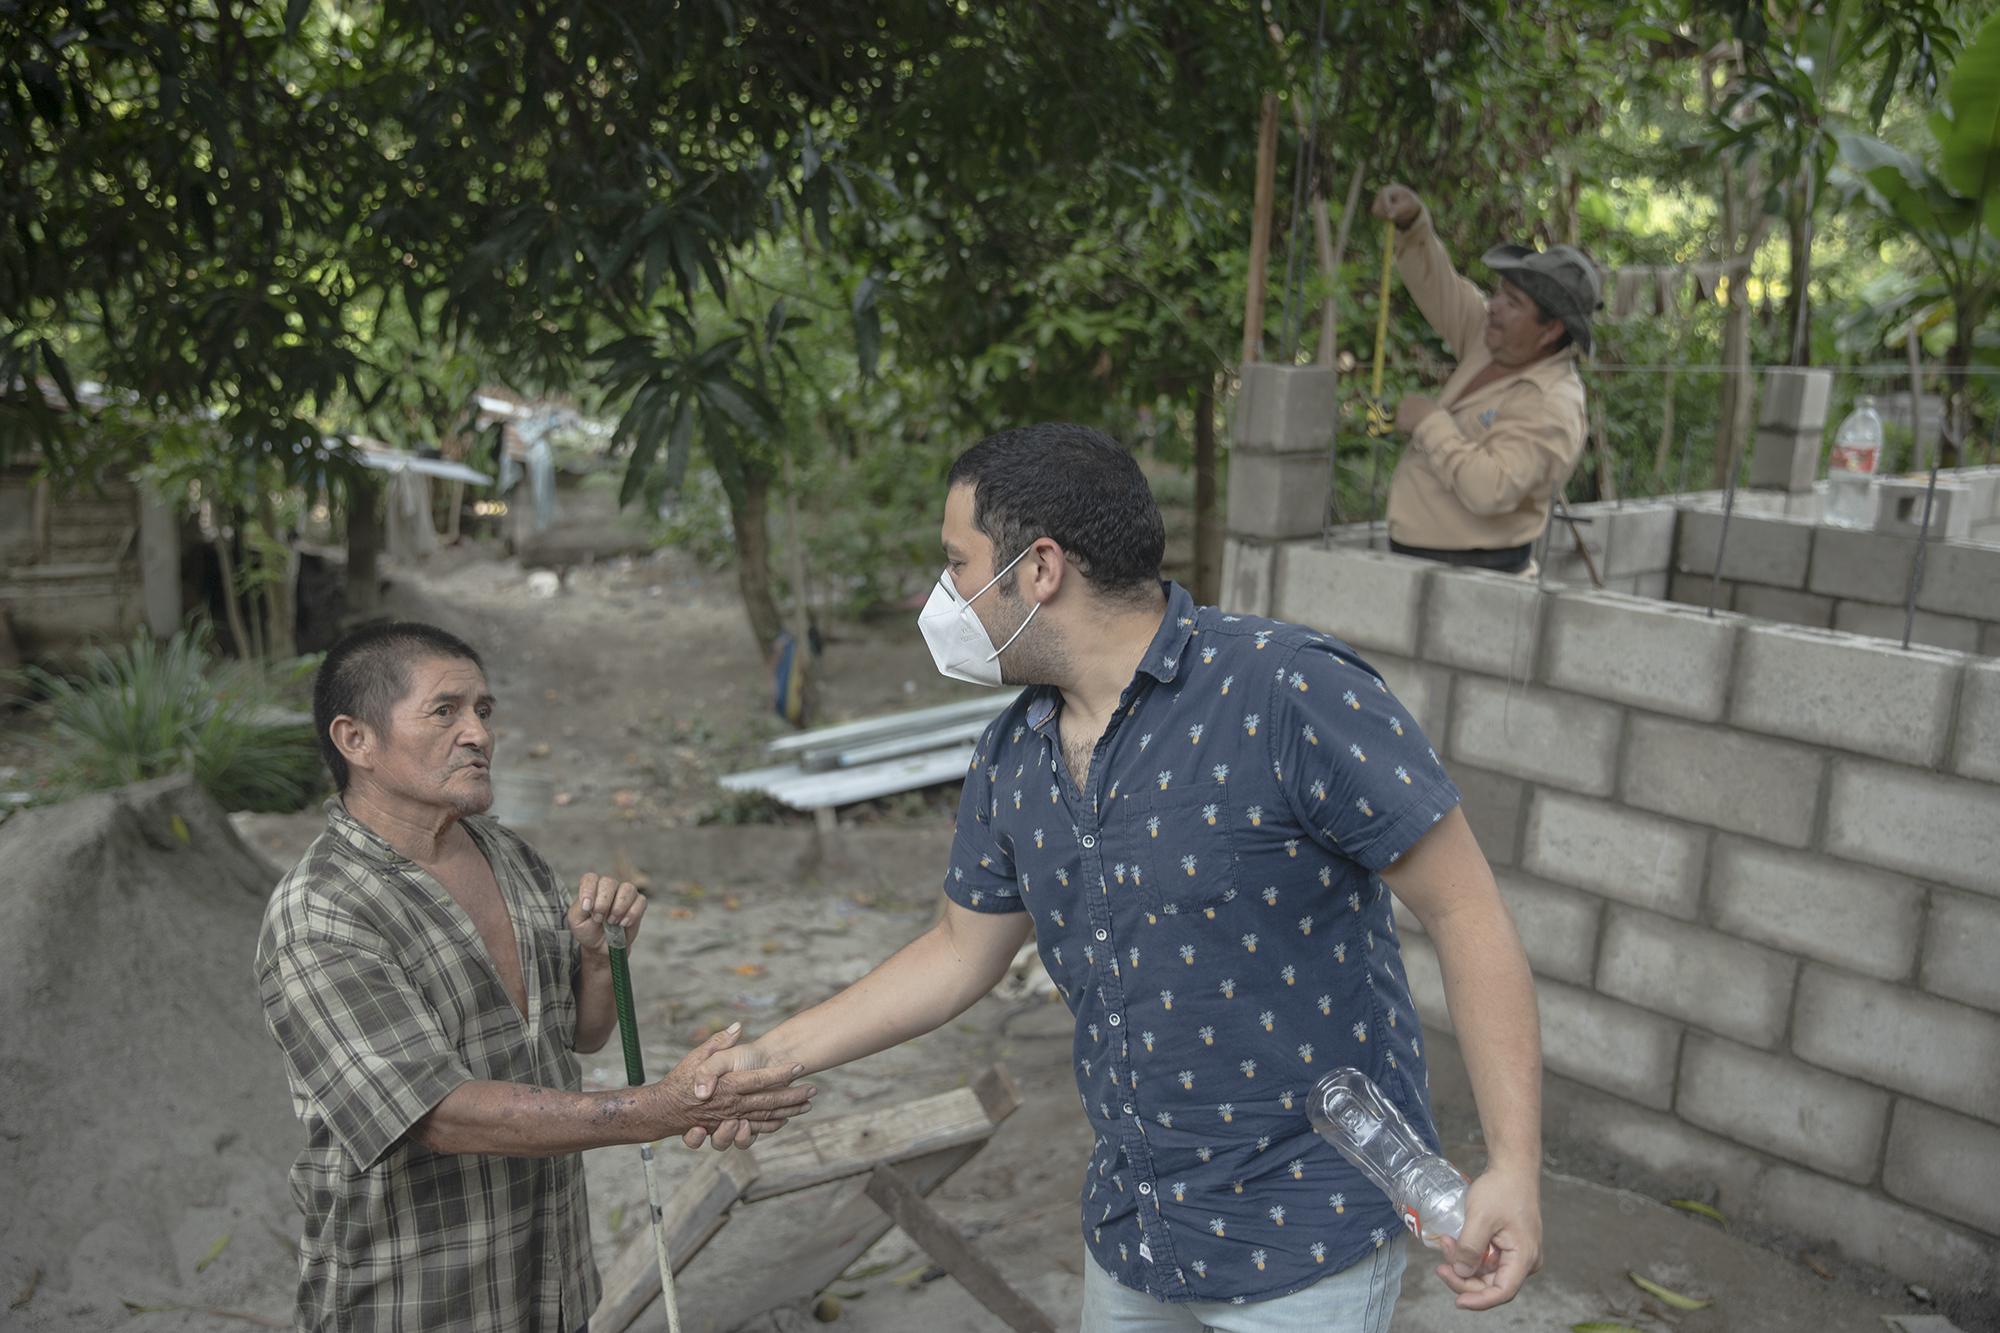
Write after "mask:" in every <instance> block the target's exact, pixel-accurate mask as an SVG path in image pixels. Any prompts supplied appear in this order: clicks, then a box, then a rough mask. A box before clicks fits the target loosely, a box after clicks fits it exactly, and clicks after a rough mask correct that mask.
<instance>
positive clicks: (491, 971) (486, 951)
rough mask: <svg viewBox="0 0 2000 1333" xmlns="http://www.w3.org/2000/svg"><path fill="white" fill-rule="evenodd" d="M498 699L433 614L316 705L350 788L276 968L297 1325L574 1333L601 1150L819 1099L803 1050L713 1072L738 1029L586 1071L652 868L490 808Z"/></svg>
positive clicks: (383, 629) (389, 634) (349, 642)
mask: <svg viewBox="0 0 2000 1333" xmlns="http://www.w3.org/2000/svg"><path fill="white" fill-rule="evenodd" d="M492 713H493V699H492V696H491V694H490V693H489V692H488V690H487V688H486V679H485V675H484V673H483V670H482V668H481V666H480V662H479V657H478V655H477V654H476V653H475V652H474V651H473V650H472V649H471V648H470V647H469V646H467V645H466V644H465V643H464V642H462V641H461V640H459V639H457V638H455V637H453V636H452V635H450V634H447V633H445V632H444V631H442V630H439V629H436V628H434V627H432V626H429V625H421V624H411V623H403V624H387V625H376V626H371V627H368V628H365V629H362V630H358V631H356V632H355V633H354V634H352V635H350V636H348V637H347V638H346V639H344V640H343V641H342V642H341V643H339V644H337V645H336V646H335V647H334V649H333V650H332V652H330V653H329V654H328V655H327V659H326V662H325V663H324V665H322V666H321V668H320V672H319V677H318V679H317V681H316V683H315V689H314V700H313V721H314V726H315V728H316V729H317V731H318V734H319V741H320V746H321V749H322V751H323V753H324V754H325V756H326V759H327V763H328V766H329V767H330V768H331V769H332V770H333V775H334V779H335V783H336V785H337V787H338V788H339V791H340V795H339V797H338V798H337V799H335V800H333V801H331V802H329V803H328V805H327V828H326V832H325V833H323V834H322V835H321V836H320V837H319V838H318V839H317V840H316V841H315V842H314V843H313V845H312V846H311V847H310V848H309V849H307V851H306V854H305V856H304V858H302V859H301V860H300V862H299V864H298V866H297V867H296V868H295V869H294V870H293V871H292V872H291V874H289V875H287V876H286V877H285V879H284V881H283V882H282V883H280V884H279V886H278V889H277V891H276V893H274V894H273V895H272V898H271V902H270V905H269V907H268V909H267V910H266V912H265V917H264V929H263V932H262V935H261V937H260V938H259V940H258V943H257V980H258V986H259V989H260V991H261V993H262V996H263V1001H264V1012H265V1018H266V1021H267V1023H268V1025H269V1027H270V1029H271V1033H272V1035H273V1036H274V1037H276V1038H277V1041H278V1044H279V1046H280V1047H281V1048H282V1049H283V1051H284V1055H285V1065H286V1074H287V1078H288V1081H289V1083H290V1086H291V1093H292V1106H293V1109H294V1111H295V1112H296V1113H297V1115H298V1117H299V1119H300V1120H302V1121H304V1122H305V1126H306V1130H307V1143H306V1147H305V1150H304V1151H303V1152H302V1153H301V1154H300V1155H299V1159H298V1162H297V1164H296V1165H295V1166H294V1167H293V1169H292V1195H293V1197H294V1198H295V1199H296V1200H297V1201H298V1204H299V1208H300V1210H301V1211H302V1212H303V1213H304V1214H305V1233H304V1236H303V1238H302V1240H301V1243H300V1255H299V1259H300V1264H299V1291H298V1305H297V1310H296V1313H295V1316H294V1326H295V1327H297V1328H299V1329H309V1330H321V1329H325V1330H336V1329H337V1330H392V1331H393V1330H419V1329H421V1330H426V1331H427V1333H437V1331H439V1330H460V1329H462V1330H467V1333H472V1331H473V1330H477V1331H478V1333H501V1331H509V1330H520V1331H521V1333H530V1331H539V1330H547V1331H548V1333H574V1331H575V1330H576V1329H578V1328H581V1327H582V1326H584V1324H585V1323H586V1321H587V1320H588V1318H589V1314H590V1311H591V1310H592V1308H593V1307H595V1305H596V1304H597V1300H598V1297H599V1294H600V1286H599V1281H598V1276H597V1269H596V1266H595V1265H594V1264H593V1262H592V1260H591V1255H590V1224H589V1218H588V1207H587V1204H586V1200H585V1196H584V1181H583V1163H582V1158H581V1157H580V1156H579V1155H578V1154H579V1153H580V1152H581V1150H583V1149H585V1148H595V1147H602V1146H606V1145H610V1144H619V1143H639V1142H650V1141H652V1140H655V1139H659V1138H663V1137H665V1136H667V1135H670V1134H683V1133H686V1132H688V1131H691V1130H693V1129H696V1128H702V1127H706V1128H709V1129H713V1128H715V1127H716V1126H718V1125H720V1124H721V1123H723V1122H725V1121H728V1120H730V1119H731V1118H733V1117H737V1116H743V1115H748V1116H750V1117H751V1118H753V1119H754V1121H755V1122H756V1126H757V1128H759V1129H760V1130H763V1131H767V1132H768V1131H769V1130H773V1129H776V1128H778V1127H779V1126H780V1125H782V1124H783V1123H784V1121H785V1120H786V1119H787V1118H789V1117H791V1116H793V1115H796V1114H798V1113H800V1112H802V1111H804V1110H805V1109H806V1108H807V1106H808V1104H809V1101H810V1098H811V1096H812V1093H813V1089H811V1088H809V1087H792V1086H790V1083H791V1080H792V1079H793V1078H794V1077H795V1076H796V1075H797V1074H798V1073H799V1072H800V1070H798V1069H797V1068H784V1067H780V1068H777V1069H774V1070H770V1071H760V1072H758V1073H755V1074H741V1075H730V1076H728V1077H725V1078H723V1079H721V1080H719V1081H715V1082H713V1083H711V1082H710V1081H709V1079H708V1076H706V1075H704V1074H702V1073H701V1072H700V1068H701V1065H702V1063H703V1062H704V1061H705V1059H706V1058H707V1057H708V1056H710V1055H711V1054H713V1053H715V1052H716V1051H719V1050H721V1049H723V1048H725V1047H727V1046H728V1045H730V1044H731V1043H733V1042H734V1041H735V1038H736V1029H734V1028H731V1029H730V1030H729V1031H727V1032H725V1033H723V1034H722V1035H721V1036H719V1037H716V1038H713V1039H711V1040H709V1041H708V1042H705V1043H703V1045H702V1046H700V1047H699V1048H697V1049H696V1050H695V1051H694V1052H692V1053H691V1054H690V1055H689V1056H688V1057H687V1058H686V1059H684V1060H683V1061H682V1062H681V1063H680V1065H679V1066H677V1067H676V1068H675V1069H674V1071H673V1072H672V1073H670V1074H669V1075H667V1077H666V1078H664V1079H662V1080H660V1081H659V1082H658V1083H653V1084H649V1085H647V1086H645V1087H641V1088H632V1089H624V1090H619V1091H615V1092H601V1093H585V1092H582V1091H581V1090H580V1087H581V1078H580V1070H579V1067H578V1064H577V1059H576V1055H577V1053H578V1052H584V1053H588V1052H591V1051H595V1050H597V1049H598V1048H600V1047H601V1046H602V1045H603V1044H604V1042H605V1041H606V1039H607V1038H608V1037H609V1036H610V1035H611V1032H612V1031H613V1029H614V1028H615V1027H616V1026H617V1014H616V1010H615V1007H614V1004H613V1000H612V991H611V974H610V960H609V954H608V951H607V948H606V943H605V926H606V924H607V923H608V922H614V921H615V922H618V923H620V924H622V925H623V926H624V927H625V929H626V931H627V933H628V934H629V933H631V932H632V931H635V930H636V929H637V928H638V926H639V923H640V921H641V919H642V917H643V916H644V914H645V908H646V904H645V899H644V897H643V896H641V895H640V894H639V892H638V891H637V890H636V889H635V888H634V887H633V885H631V884H630V883H621V882H618V881H616V880H615V879H613V878H611V877H607V876H598V875H585V876H583V878H582V880H581V882H580V884H579V886H578V890H577V893H576V896H575V898H574V899H573V900H572V899H568V897H567V895H565V894H564V892H563V891H562V889H561V888H560V886H559V885H558V884H557V882H556V878H555V875H554V874H553V873H552V872H551V871H550V869H549V867H548V865H547V863H546V862H544V861H543V860H542V859H541V857H539V856H537V855H536V854H535V852H534V850H533V849H532V848H530V847H529V846H528V845H527V844H526V843H525V842H523V841H522V840H521V839H520V838H519V837H517V836H516V835H515V834H514V833H512V832H511V831H509V830H508V829H506V828H504V827H502V826H501V825H500V824H498V823H497V822H495V821H493V820H491V819H488V818H484V817H483V815H482V812H483V811H485V810H486V808H487V807H488V806H489V805H491V804H492V800H493V789H492V783H491V779H490V776H489V771H490V767H491V764H492V758H493V734H492V732H491V730H490V729H489V725H488V724H489V722H490V719H491V717H492Z"/></svg>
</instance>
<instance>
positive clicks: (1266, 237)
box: [1242, 93, 1278, 366]
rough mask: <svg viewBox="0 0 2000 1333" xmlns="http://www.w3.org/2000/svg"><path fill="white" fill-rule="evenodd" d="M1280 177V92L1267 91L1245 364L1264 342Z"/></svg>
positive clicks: (1253, 208) (1253, 209) (1253, 212)
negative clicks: (1273, 196)
mask: <svg viewBox="0 0 2000 1333" xmlns="http://www.w3.org/2000/svg"><path fill="white" fill-rule="evenodd" d="M1277 181H1278V95H1277V94H1276V93H1265V94H1264V114H1263V117H1262V118H1261V119H1260V120H1259V122H1258V125H1257V190H1256V193H1255V195H1253V196H1252V200H1251V205H1250V283H1249V288H1248V290H1247V291H1245V292H1244V294H1243V360H1242V364H1243V365H1246V366H1247V365H1249V364H1250V363H1251V362H1253V361H1255V360H1257V355H1258V349H1259V348H1260V347H1262V346H1263V344H1264V277H1265V268H1266V267H1267V265H1268V264H1269V262H1270V258H1271V192H1272V191H1273V190H1274V189H1275V188H1276V186H1277Z"/></svg>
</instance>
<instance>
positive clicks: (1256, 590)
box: [1219, 537, 1278, 616]
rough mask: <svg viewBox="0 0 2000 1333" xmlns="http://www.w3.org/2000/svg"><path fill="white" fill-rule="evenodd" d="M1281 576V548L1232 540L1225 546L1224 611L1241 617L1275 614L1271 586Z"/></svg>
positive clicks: (1224, 544) (1223, 549)
mask: <svg viewBox="0 0 2000 1333" xmlns="http://www.w3.org/2000/svg"><path fill="white" fill-rule="evenodd" d="M1277 573H1278V548H1277V547H1276V546H1275V545H1273V544H1271V543H1269V542H1258V541H1244V540H1242V539H1240V538H1234V537H1232V538H1230V539H1228V540H1226V541H1224V542H1223V543H1222V596H1221V598H1220V601H1219V605H1220V606H1221V608H1222V609H1223V610H1224V611H1228V612H1230V613H1232V614H1234V615H1239V616H1268V615H1270V614H1271V585H1272V583H1273V581H1274V580H1275V579H1276V577H1277Z"/></svg>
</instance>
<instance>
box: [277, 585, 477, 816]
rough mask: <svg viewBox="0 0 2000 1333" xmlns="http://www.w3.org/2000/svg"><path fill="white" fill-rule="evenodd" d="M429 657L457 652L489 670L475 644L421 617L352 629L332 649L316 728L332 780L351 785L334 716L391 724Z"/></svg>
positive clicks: (318, 681) (320, 686) (317, 688)
mask: <svg viewBox="0 0 2000 1333" xmlns="http://www.w3.org/2000/svg"><path fill="white" fill-rule="evenodd" d="M426 657H457V658H462V659H464V660H465V661H468V662H470V663H472V665H474V666H476V667H478V668H479V669H480V670H481V671H484V670H485V669H486V667H485V664H484V663H483V662H481V661H480V660H479V654H478V653H476V652H474V651H473V650H472V645H471V644H469V643H467V642H466V641H465V640H464V639H461V638H459V637H458V636H457V635H456V634H452V633H450V632H449V631H447V630H441V629H439V628H438V627H437V626H436V625H426V624H424V623H423V622H422V621H419V620H383V621H377V622H376V623H374V624H372V625H363V626H361V627H360V628H359V629H353V630H349V631H348V632H347V633H346V634H343V635H342V636H341V637H340V641H339V642H338V643H336V644H334V645H333V647H331V648H329V649H328V650H327V654H326V660H325V661H323V662H321V663H320V664H319V674H318V675H316V676H314V677H313V731H314V733H315V734H316V735H317V736H318V737H319V752H320V755H321V757H322V758H324V759H325V760H326V766H327V768H329V769H331V770H332V772H333V785H334V787H335V788H337V789H338V790H340V791H343V792H345V791H346V790H347V780H348V777H349V776H350V775H349V772H348V768H347V760H345V759H343V758H342V757H341V754H340V749H339V747H337V746H336V745H334V743H333V730H332V729H333V720H334V719H335V718H337V717H353V718H359V719H361V721H363V722H366V723H367V724H368V725H369V726H371V727H374V728H375V729H377V730H378V731H380V730H386V729H387V728H388V725H389V710H390V709H391V708H393V707H394V706H395V704H396V702H397V700H399V699H401V698H402V697H403V694H404V692H405V691H406V690H408V689H409V688H410V665H411V664H412V663H413V662H418V661H421V660H423V659H424V658H426Z"/></svg>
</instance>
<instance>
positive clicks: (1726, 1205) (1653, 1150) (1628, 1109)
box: [1542, 1075, 1766, 1213]
mask: <svg viewBox="0 0 2000 1333" xmlns="http://www.w3.org/2000/svg"><path fill="white" fill-rule="evenodd" d="M1544 1098H1545V1100H1544V1104H1543V1108H1542V1125H1543V1130H1544V1133H1545V1134H1546V1136H1547V1138H1548V1141H1549V1142H1550V1143H1552V1144H1563V1143H1578V1144H1582V1145H1584V1146H1586V1147H1588V1148H1591V1149H1594V1150H1596V1151H1597V1152H1599V1153H1602V1154H1604V1155H1606V1156H1608V1157H1611V1158H1613V1159H1615V1160H1622V1161H1627V1162H1630V1163H1632V1164H1634V1165H1636V1166H1638V1167H1639V1168H1640V1169H1641V1170H1643V1171H1645V1172H1647V1173H1649V1174H1651V1175H1652V1176H1654V1177H1656V1178H1657V1180H1658V1185H1659V1187H1660V1188H1661V1190H1662V1192H1661V1193H1660V1194H1659V1195H1657V1196H1656V1197H1659V1198H1663V1199H1673V1198H1685V1197H1708V1196H1707V1193H1706V1192H1707V1191H1710V1190H1713V1191H1714V1199H1715V1203H1716V1206H1717V1207H1719V1208H1721V1209H1722V1210H1723V1211H1724V1212H1728V1213H1736V1212H1739V1211H1742V1210H1745V1209H1747V1208H1748V1207H1749V1206H1750V1204H1751V1202H1752V1199H1753V1197H1754V1192H1755V1189H1756V1184H1757V1178H1758V1177H1759V1176H1760V1175H1762V1174H1763V1172H1764V1168H1765V1165H1766V1161H1765V1159H1764V1158H1763V1157H1761V1156H1759V1155H1758V1154H1756V1153H1754V1152H1752V1151H1750V1150H1749V1149H1748V1148H1745V1147H1743V1146H1741V1145H1740V1144H1736V1143H1731V1142H1730V1141H1729V1140H1727V1139H1725V1138H1721V1137H1719V1136H1717V1135H1714V1134H1710V1133H1708V1132H1707V1131H1706V1130H1700V1129H1696V1128H1695V1127H1694V1126H1692V1125H1690V1124H1688V1123H1687V1122H1686V1121H1685V1120H1682V1119H1680V1118H1679V1117H1677V1116H1673V1115H1668V1114H1665V1113H1663V1112H1660V1111H1649V1110H1647V1109H1645V1108H1644V1107H1640V1106H1634V1105H1633V1104H1632V1103H1631V1102H1628V1101H1626V1100H1624V1099H1623V1098H1621V1097H1614V1096H1612V1095H1611V1094H1609V1093H1604V1092H1599V1091H1597V1090H1596V1089H1595V1088H1586V1087H1582V1086H1579V1085H1577V1084H1576V1083H1574V1082H1573V1081H1572V1080H1569V1079H1566V1078H1563V1077H1561V1076H1560V1075H1551V1076H1550V1077H1549V1078H1547V1079H1546V1080H1544ZM1556 1165H1557V1166H1558V1169H1564V1170H1567V1169H1570V1168H1569V1167H1568V1165H1567V1164H1566V1163H1558V1164H1556Z"/></svg>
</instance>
